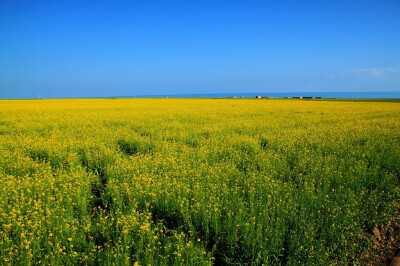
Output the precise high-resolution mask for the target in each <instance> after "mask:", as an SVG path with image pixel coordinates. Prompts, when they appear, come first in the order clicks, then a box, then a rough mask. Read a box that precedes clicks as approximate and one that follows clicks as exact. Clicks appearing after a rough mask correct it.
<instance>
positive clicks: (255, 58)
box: [0, 0, 400, 98]
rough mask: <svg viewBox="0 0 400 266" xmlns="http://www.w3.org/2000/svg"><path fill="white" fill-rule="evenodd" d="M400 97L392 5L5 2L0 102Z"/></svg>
mask: <svg viewBox="0 0 400 266" xmlns="http://www.w3.org/2000/svg"><path fill="white" fill-rule="evenodd" d="M305 91H319V92H323V91H352V92H353V91H397V92H398V91H400V1H390V0H387V1H386V0H385V1H11V0H10V1H3V0H0V98H36V97H38V95H39V94H40V95H41V97H49V98H53V97H75V96H77V97H104V96H106V95H107V94H108V95H109V96H129V95H132V96H133V95H141V94H184V93H225V92H233V93H236V92H238V93H239V92H305Z"/></svg>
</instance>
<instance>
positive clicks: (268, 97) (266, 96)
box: [261, 96, 269, 99]
mask: <svg viewBox="0 0 400 266" xmlns="http://www.w3.org/2000/svg"><path fill="white" fill-rule="evenodd" d="M261 98H266V99H268V98H269V96H261Z"/></svg>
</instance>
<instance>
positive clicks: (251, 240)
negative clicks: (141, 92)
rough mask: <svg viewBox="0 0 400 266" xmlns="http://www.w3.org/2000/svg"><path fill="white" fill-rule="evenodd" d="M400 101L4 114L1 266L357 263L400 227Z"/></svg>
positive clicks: (97, 104)
mask: <svg viewBox="0 0 400 266" xmlns="http://www.w3.org/2000/svg"><path fill="white" fill-rule="evenodd" d="M399 184H400V103H389V102H335V101H304V100H256V99H64V100H26V101H23V100H3V101H0V260H1V261H0V264H4V265H21V264H22V265H31V264H51V265H76V264H87V265H99V264H100V265H109V264H116V265H194V264H195V265H210V264H218V265H219V264H233V263H236V264H245V263H248V264H258V265H260V264H270V265H276V264H288V265H296V264H307V265H310V264H313V265H327V264H353V263H357V262H358V261H359V260H360V258H361V257H362V255H363V253H364V252H365V250H367V249H368V248H369V247H370V246H371V244H372V241H371V239H372V237H373V234H371V232H372V230H373V228H379V226H381V225H385V224H387V223H388V222H389V221H390V220H391V219H392V218H393V217H395V216H397V215H398V212H399V200H400V189H399Z"/></svg>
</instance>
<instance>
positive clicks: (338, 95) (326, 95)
mask: <svg viewBox="0 0 400 266" xmlns="http://www.w3.org/2000/svg"><path fill="white" fill-rule="evenodd" d="M41 95H42V96H41V97H26V98H23V97H20V98H2V100H35V99H74V98H79V99H92V98H105V99H107V98H211V99H221V98H256V96H261V97H262V96H267V97H269V98H293V97H321V99H324V100H327V99H330V100H333V99H338V100H339V99H340V100H344V99H400V91H399V92H272V93H268V92H263V93H262V92H259V93H203V94H199V93H197V94H141V95H126V96H124V95H112V94H111V93H109V94H108V96H106V95H105V96H101V95H96V96H85V95H82V96H80V95H78V94H77V95H76V97H52V96H46V95H45V94H41Z"/></svg>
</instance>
